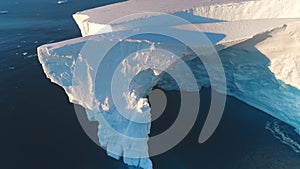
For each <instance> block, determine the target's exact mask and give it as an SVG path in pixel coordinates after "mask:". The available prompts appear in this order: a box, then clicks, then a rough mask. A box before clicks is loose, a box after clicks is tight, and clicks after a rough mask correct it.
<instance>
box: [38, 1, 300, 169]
mask: <svg viewBox="0 0 300 169" xmlns="http://www.w3.org/2000/svg"><path fill="white" fill-rule="evenodd" d="M149 2H150V1H149ZM149 2H148V1H141V0H130V1H127V2H123V3H118V4H114V5H111V6H108V7H99V8H95V9H91V10H87V11H83V12H80V13H77V14H75V15H74V16H73V17H74V19H75V20H76V22H77V24H78V26H79V28H80V29H81V32H82V35H83V36H87V35H92V36H87V37H82V38H77V39H72V40H67V41H64V42H59V43H54V44H47V45H44V46H41V47H39V48H38V56H39V60H40V63H41V64H42V66H43V69H44V72H45V74H46V75H47V77H48V78H49V79H50V80H51V81H52V82H54V83H57V84H58V85H60V86H62V87H63V88H64V90H65V91H66V93H67V95H68V97H69V99H70V102H72V103H76V104H79V105H81V106H83V107H84V108H85V109H86V112H87V115H88V118H89V120H91V121H98V122H99V126H98V137H99V142H100V144H101V145H102V146H104V147H106V149H107V153H108V155H110V156H112V157H114V158H116V159H119V158H120V157H121V156H123V157H124V159H123V160H124V162H125V163H126V164H129V165H133V166H139V167H142V168H145V169H148V168H149V169H150V168H152V163H151V161H150V159H149V157H148V145H147V141H148V134H149V132H150V127H151V123H150V122H151V115H150V107H149V104H148V100H147V99H146V98H145V97H146V96H147V94H149V92H150V91H151V89H152V87H153V86H154V85H157V86H159V87H161V88H163V89H165V90H178V85H177V84H175V83H174V81H173V80H172V79H171V77H170V76H168V75H167V74H164V73H163V70H165V69H169V70H172V69H174V67H176V66H178V64H174V59H173V58H172V56H173V55H176V56H179V57H182V58H183V59H184V60H185V64H186V65H188V67H189V68H190V69H191V70H192V72H193V73H194V75H195V77H196V80H197V84H198V88H194V87H193V86H191V85H190V81H189V80H186V81H183V82H182V84H181V86H182V87H181V90H186V91H199V90H200V89H201V87H203V86H206V87H208V86H210V85H211V84H210V78H214V79H215V80H216V81H218V78H221V76H217V74H214V75H216V76H214V77H209V76H208V74H207V71H206V69H205V66H204V65H203V63H202V62H201V61H200V60H199V59H198V58H197V59H195V53H193V52H191V51H189V50H187V49H186V46H185V45H183V44H181V43H177V42H173V41H172V42H169V41H163V40H161V39H159V38H158V39H155V38H154V39H150V40H149V39H147V38H143V37H142V36H141V37H139V38H140V39H139V38H135V39H132V38H125V39H122V38H121V39H120V37H122V36H121V35H122V34H123V33H125V32H126V31H127V30H131V29H133V32H139V29H135V28H139V27H141V25H142V27H145V23H149V22H147V21H149V20H150V23H151V24H153V23H154V25H155V24H156V25H155V26H160V27H159V28H160V29H164V27H168V28H170V29H172V30H176V31H182V32H184V33H186V34H188V33H190V29H189V28H190V26H191V24H186V23H185V24H183V23H182V24H179V25H178V23H175V24H174V23H172V22H164V23H155V22H153V21H155V20H156V19H157V18H158V17H160V16H158V15H159V14H157V13H147V14H145V13H144V15H134V16H132V17H129V18H125V19H123V20H116V21H114V20H115V19H117V18H118V17H120V16H124V15H127V14H134V13H136V12H138V11H143V10H144V11H147V12H166V13H172V14H175V15H176V16H180V17H183V18H184V19H187V20H188V21H190V22H191V23H192V24H194V25H195V26H196V27H197V28H198V29H199V30H200V31H203V32H205V35H206V36H207V37H208V39H209V40H210V41H211V42H212V44H214V45H215V47H216V49H217V50H218V54H219V56H220V59H221V61H222V64H223V66H224V70H225V74H226V80H227V89H226V91H227V94H229V95H232V96H234V97H237V98H239V99H240V100H243V101H245V102H246V103H248V104H250V105H252V106H254V107H256V108H258V109H260V110H263V111H265V112H266V113H268V114H270V115H272V116H274V117H276V118H278V119H280V120H282V121H284V122H286V123H288V124H290V125H291V126H293V127H295V129H296V130H297V131H298V132H299V133H300V111H299V110H300V86H299V84H300V60H299V58H300V57H299V52H298V48H299V46H300V22H299V17H300V13H299V12H300V11H299V9H300V7H299V5H300V3H299V1H297V0H291V1H287V0H268V1H262V0H257V1H243V2H242V1H239V0H232V1H224V2H223V1H212V2H211V1H209V2H206V1H191V2H189V3H185V2H183V1H179V0H178V1H172V2H173V3H171V1H170V2H169V1H168V2H167V1H157V3H153V1H151V4H154V5H147V3H149ZM175 2H176V3H175ZM139 4H143V5H139ZM112 9H113V10H112ZM126 9H130V10H126ZM115 11H118V12H115ZM145 17H146V18H145ZM207 17H208V18H207ZM290 18H293V19H290ZM160 19H161V18H160ZM249 19H251V20H249ZM162 20H163V19H162ZM222 20H226V21H230V22H224V21H222ZM111 21H114V22H113V23H110V22H111ZM146 26H149V25H146ZM150 26H153V25H150ZM115 31H118V32H115ZM107 32H111V33H107ZM129 32H130V31H129ZM101 33H102V34H101ZM95 34H101V35H95ZM146 39H147V40H146ZM114 43H116V45H115V47H114V48H113V49H112V50H109V51H103V49H105V46H109V45H111V44H114ZM97 45H98V46H101V48H96V49H95V48H93V46H97ZM88 46H90V47H91V48H92V49H93V50H90V51H88V55H87V51H84V50H83V51H82V49H83V48H84V49H85V50H88V49H89V47H88ZM160 49H165V50H167V51H169V52H171V53H173V54H168V53H165V52H162V51H161V50H160ZM91 51H92V52H91ZM106 52H107V53H106ZM104 55H105V57H104ZM128 55H130V56H131V57H129V58H125V57H127V56H128ZM203 57H209V55H204V56H203ZM101 58H103V60H102V62H101V64H100V66H99V67H98V65H99V59H101ZM179 66H180V65H179ZM174 70H178V69H174ZM179 70H180V69H179ZM182 70H183V69H182ZM213 70H214V69H213ZM115 72H118V75H119V76H117V77H118V78H117V80H116V78H115V77H116V76H114V74H113V73H115ZM181 73H182V72H181ZM181 73H180V74H179V75H181ZM132 77H134V80H133V81H130V79H131V78H132ZM114 78H115V79H114ZM181 78H186V77H181ZM114 80H116V81H117V83H113V82H114ZM112 83H113V84H115V86H113V89H114V92H117V93H118V92H119V93H120V96H121V98H122V99H120V100H118V101H119V103H121V105H123V106H121V107H116V104H115V101H116V100H113V98H112V97H113V93H112V92H111V91H112V90H111V84H112ZM126 84H128V86H129V88H124V87H123V86H127V85H126ZM212 87H213V88H215V89H216V90H218V88H222V87H223V86H212ZM219 91H220V90H219ZM124 116H125V117H127V118H124ZM120 134H121V135H120ZM124 136H126V137H124ZM130 157H134V158H130Z"/></svg>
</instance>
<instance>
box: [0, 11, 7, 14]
mask: <svg viewBox="0 0 300 169" xmlns="http://www.w3.org/2000/svg"><path fill="white" fill-rule="evenodd" d="M7 13H8V11H0V14H7Z"/></svg>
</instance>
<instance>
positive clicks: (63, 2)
mask: <svg viewBox="0 0 300 169" xmlns="http://www.w3.org/2000/svg"><path fill="white" fill-rule="evenodd" d="M68 2H69V1H68V0H61V1H57V4H59V5H60V4H66V3H68Z"/></svg>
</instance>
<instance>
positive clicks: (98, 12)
mask: <svg viewBox="0 0 300 169" xmlns="http://www.w3.org/2000/svg"><path fill="white" fill-rule="evenodd" d="M299 9H300V1H298V0H217V1H201V0H191V1H189V3H186V2H185V1H181V0H172V1H161V0H151V1H147V0H129V1H125V2H122V3H116V4H112V5H108V6H103V7H98V8H94V9H90V10H85V11H82V12H77V13H76V14H74V15H73V18H74V20H75V21H76V23H77V25H78V26H79V28H80V30H81V33H82V36H88V35H94V34H100V33H107V32H112V31H119V30H129V29H132V25H131V26H128V25H126V24H125V25H123V23H127V22H132V21H136V20H143V18H151V17H154V16H158V15H160V14H164V13H166V14H173V15H179V16H180V17H183V15H182V13H186V14H185V15H184V17H186V16H187V14H188V15H189V16H188V17H189V18H191V17H194V18H195V20H196V22H197V23H196V24H201V23H206V22H207V20H203V19H200V18H210V19H214V20H210V21H209V22H217V21H218V22H220V21H240V20H254V19H275V18H299V16H300V10H299ZM115 11H117V12H115ZM253 11H255V12H253ZM140 26H141V25H140Z"/></svg>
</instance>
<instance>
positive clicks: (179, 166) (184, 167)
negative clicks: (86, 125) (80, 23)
mask: <svg viewBox="0 0 300 169" xmlns="http://www.w3.org/2000/svg"><path fill="white" fill-rule="evenodd" d="M114 2H117V0H115V1H112V0H70V1H69V3H66V4H60V5H59V4H57V1H55V0H19V1H16V0H1V1H0V11H7V13H6V12H0V13H1V14H0V108H1V109H0V168H1V169H2V168H3V169H20V168H22V169H127V168H128V167H127V166H125V165H124V164H123V163H122V162H121V161H117V160H114V159H112V158H110V157H108V156H107V155H106V153H105V151H104V150H102V149H101V148H99V147H98V146H97V145H96V144H94V143H93V141H91V140H90V139H89V138H88V136H87V135H86V134H85V133H84V131H83V129H82V128H81V126H80V124H79V122H78V120H77V117H76V113H75V111H74V105H73V104H71V103H69V101H68V98H67V96H66V94H65V93H64V91H63V90H62V89H61V88H60V87H59V86H57V85H55V84H52V83H51V82H50V81H49V80H48V79H47V78H46V77H45V75H44V73H43V70H42V68H41V65H40V64H39V62H38V59H37V55H36V48H37V47H38V46H40V45H43V44H46V43H52V42H57V41H62V40H66V39H70V38H75V37H80V31H79V29H78V28H77V26H76V24H75V22H74V21H73V19H72V17H71V15H72V14H73V13H75V12H77V11H80V10H85V9H89V8H93V7H96V6H102V5H106V4H110V3H114ZM2 13H3V14H2ZM165 93H166V95H167V98H168V104H167V108H166V111H165V112H164V114H163V115H162V116H161V117H160V118H159V119H158V120H156V121H154V122H153V124H152V129H151V131H152V133H151V135H155V134H158V133H160V132H163V131H164V130H165V129H167V128H168V127H169V126H170V125H172V122H173V120H175V118H176V112H177V111H178V105H179V102H180V94H179V92H176V91H165ZM200 93H201V106H200V112H199V116H198V119H197V122H196V124H195V126H194V127H193V129H192V131H191V132H190V134H189V135H188V136H187V137H186V138H185V139H184V140H183V141H182V142H181V143H180V144H179V145H177V146H176V147H175V148H174V149H172V150H171V151H169V152H167V153H165V154H162V155H159V156H156V157H153V158H152V160H153V163H154V168H155V169H299V168H300V138H299V135H297V134H296V133H295V132H294V131H293V128H291V127H290V126H288V125H286V124H285V123H283V122H281V121H280V120H277V119H274V118H272V117H270V116H268V115H266V114H265V113H264V112H261V111H259V110H258V109H255V108H253V107H251V106H249V105H247V104H245V103H243V102H241V101H239V100H237V99H235V98H233V97H228V98H227V103H226V108H225V112H224V116H223V118H222V121H221V123H220V125H219V127H218V128H217V130H216V132H215V133H214V135H213V136H212V137H211V138H210V139H209V140H208V141H207V142H205V143H204V144H199V143H198V142H197V139H198V137H199V133H200V131H201V128H202V126H203V122H204V120H205V117H206V112H207V110H208V108H209V102H210V94H209V93H210V89H209V88H208V89H206V88H205V89H203V90H202V91H201V92H200ZM182 125H184V124H182ZM130 168H131V167H130Z"/></svg>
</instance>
